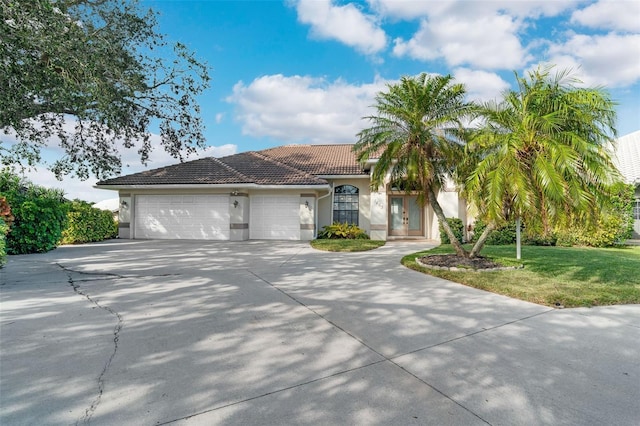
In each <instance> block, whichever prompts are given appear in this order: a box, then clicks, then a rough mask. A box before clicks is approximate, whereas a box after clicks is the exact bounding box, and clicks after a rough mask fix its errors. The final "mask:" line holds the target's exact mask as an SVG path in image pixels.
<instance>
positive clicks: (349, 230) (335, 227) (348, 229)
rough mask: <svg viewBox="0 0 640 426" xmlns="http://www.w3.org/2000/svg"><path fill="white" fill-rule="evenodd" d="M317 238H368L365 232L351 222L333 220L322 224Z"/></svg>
mask: <svg viewBox="0 0 640 426" xmlns="http://www.w3.org/2000/svg"><path fill="white" fill-rule="evenodd" d="M318 239H345V240H368V239H369V236H368V235H367V233H366V232H365V231H364V230H363V229H361V228H359V227H358V226H356V225H354V224H352V223H341V222H333V223H332V224H331V225H327V226H323V227H322V230H321V231H320V232H319V233H318Z"/></svg>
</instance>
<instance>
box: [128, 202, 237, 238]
mask: <svg viewBox="0 0 640 426" xmlns="http://www.w3.org/2000/svg"><path fill="white" fill-rule="evenodd" d="M135 200H136V201H135V204H136V206H135V231H134V232H135V238H152V239H170V240H174V239H185V240H228V239H229V235H230V232H229V196H228V195H138V196H136V197H135Z"/></svg>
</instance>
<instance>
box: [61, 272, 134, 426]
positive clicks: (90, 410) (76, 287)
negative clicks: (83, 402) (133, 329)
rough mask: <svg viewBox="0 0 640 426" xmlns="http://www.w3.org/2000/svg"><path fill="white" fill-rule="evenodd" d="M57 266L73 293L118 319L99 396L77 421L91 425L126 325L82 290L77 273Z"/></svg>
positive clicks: (119, 317)
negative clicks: (74, 274) (63, 273)
mask: <svg viewBox="0 0 640 426" xmlns="http://www.w3.org/2000/svg"><path fill="white" fill-rule="evenodd" d="M56 265H57V266H58V267H60V268H61V269H62V270H63V271H65V272H66V274H67V276H68V277H69V280H68V282H69V285H70V286H71V287H72V288H73V291H74V292H75V293H76V294H78V295H79V296H82V297H84V298H85V299H87V300H88V301H89V302H91V303H92V304H94V305H95V306H96V307H98V308H99V309H102V310H103V311H106V312H108V313H109V314H111V315H113V316H115V317H116V318H117V323H116V325H115V327H114V328H113V352H112V353H111V355H110V356H109V359H108V360H107V362H106V363H105V365H104V368H103V369H102V372H100V375H99V376H98V394H97V396H96V397H95V398H94V400H93V401H92V402H91V405H90V406H89V407H88V408H87V409H86V410H85V412H84V416H82V417H81V418H80V419H78V421H76V425H78V424H80V423H83V424H89V423H90V422H91V417H92V416H93V413H94V412H95V411H96V409H97V408H98V405H100V400H101V398H102V393H103V392H104V376H105V375H106V374H107V371H108V370H109V367H110V366H111V363H112V362H113V359H114V358H115V356H116V353H117V352H118V340H119V339H120V330H122V326H123V324H124V320H123V319H122V316H121V315H120V314H119V313H118V312H116V311H114V310H113V309H111V308H110V307H109V306H105V305H101V304H100V303H99V302H97V301H96V300H94V299H93V298H92V297H91V296H89V294H87V293H85V292H84V291H83V290H82V289H81V288H80V285H79V284H78V283H77V282H76V281H74V279H73V276H72V273H74V272H76V271H73V270H71V269H68V268H66V267H64V266H62V265H60V264H56ZM87 274H88V275H110V276H114V277H117V278H124V277H121V276H119V275H116V274H91V273H87Z"/></svg>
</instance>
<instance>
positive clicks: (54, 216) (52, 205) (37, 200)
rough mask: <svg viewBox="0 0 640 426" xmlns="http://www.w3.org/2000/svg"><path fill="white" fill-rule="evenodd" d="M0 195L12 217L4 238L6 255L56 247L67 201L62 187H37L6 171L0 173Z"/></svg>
mask: <svg viewBox="0 0 640 426" xmlns="http://www.w3.org/2000/svg"><path fill="white" fill-rule="evenodd" d="M0 195H2V196H3V197H5V198H6V199H7V202H8V204H9V206H10V207H11V213H12V214H13V216H14V222H13V224H12V225H11V229H10V232H9V234H7V239H6V251H7V253H8V254H26V253H39V252H46V251H49V250H52V249H54V248H56V247H57V245H58V243H59V241H60V238H61V236H62V230H63V229H64V227H65V225H66V220H67V211H68V204H67V201H66V200H65V199H64V196H63V193H62V191H61V190H56V189H48V188H44V187H41V186H37V185H34V184H32V183H31V182H28V181H26V180H24V179H21V178H20V177H18V176H16V175H14V174H12V173H11V172H9V171H6V170H5V171H3V172H2V173H0Z"/></svg>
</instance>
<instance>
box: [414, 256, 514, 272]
mask: <svg viewBox="0 0 640 426" xmlns="http://www.w3.org/2000/svg"><path fill="white" fill-rule="evenodd" d="M420 261H421V262H422V263H424V264H425V265H431V266H440V267H444V268H460V267H463V268H472V269H493V268H499V267H501V266H502V265H500V264H499V263H496V262H494V261H493V260H491V259H488V258H486V257H482V256H478V257H474V258H473V259H468V258H466V257H460V256H458V255H456V254H432V255H429V256H423V257H421V258H420Z"/></svg>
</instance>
